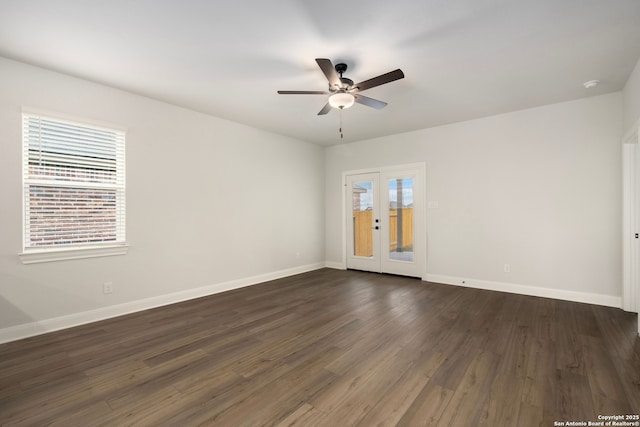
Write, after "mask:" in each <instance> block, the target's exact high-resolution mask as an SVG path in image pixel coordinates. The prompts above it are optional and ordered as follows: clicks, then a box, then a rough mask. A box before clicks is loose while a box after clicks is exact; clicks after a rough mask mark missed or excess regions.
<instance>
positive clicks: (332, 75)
mask: <svg viewBox="0 0 640 427" xmlns="http://www.w3.org/2000/svg"><path fill="white" fill-rule="evenodd" d="M316 62H317V63H318V66H319V67H320V69H321V70H322V72H323V73H324V75H325V77H326V78H327V80H329V86H331V87H340V86H341V85H342V82H341V81H340V77H339V76H338V73H336V69H335V67H334V66H333V64H332V63H331V60H329V59H325V58H316Z"/></svg>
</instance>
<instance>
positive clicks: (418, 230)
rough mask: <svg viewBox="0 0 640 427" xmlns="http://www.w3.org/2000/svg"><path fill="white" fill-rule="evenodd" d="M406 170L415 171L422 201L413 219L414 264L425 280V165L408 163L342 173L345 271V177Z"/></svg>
mask: <svg viewBox="0 0 640 427" xmlns="http://www.w3.org/2000/svg"><path fill="white" fill-rule="evenodd" d="M407 169H413V170H416V181H419V185H418V186H417V188H416V190H415V191H417V192H419V193H416V194H417V197H418V198H420V199H421V200H422V201H423V205H424V208H423V209H422V212H423V214H422V215H419V216H416V217H415V218H414V221H415V225H414V226H415V234H416V236H415V238H416V242H415V245H416V257H418V256H420V259H417V258H416V262H419V263H420V269H421V274H420V278H421V279H422V280H426V277H427V215H426V200H427V199H426V193H427V190H426V188H427V179H426V176H427V172H426V163H410V164H400V165H393V166H382V167H375V168H367V169H357V170H349V171H344V172H342V210H341V216H342V218H343V220H342V221H341V223H342V265H343V267H344V268H345V269H346V268H347V218H346V215H345V212H346V208H347V194H349V191H350V190H349V189H348V188H347V176H349V175H362V174H369V173H377V172H379V173H380V174H381V175H383V174H385V173H389V172H394V171H405V170H407ZM380 185H381V184H380Z"/></svg>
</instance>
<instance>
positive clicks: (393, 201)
mask: <svg viewBox="0 0 640 427" xmlns="http://www.w3.org/2000/svg"><path fill="white" fill-rule="evenodd" d="M388 185H389V258H390V259H392V260H397V261H413V178H397V179H396V178H394V179H390V180H389V182H388Z"/></svg>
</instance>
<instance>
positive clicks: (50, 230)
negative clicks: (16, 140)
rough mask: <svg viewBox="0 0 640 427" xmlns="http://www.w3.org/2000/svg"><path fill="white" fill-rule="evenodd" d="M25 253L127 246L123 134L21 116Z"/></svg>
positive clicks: (77, 124) (39, 117)
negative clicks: (55, 249)
mask: <svg viewBox="0 0 640 427" xmlns="http://www.w3.org/2000/svg"><path fill="white" fill-rule="evenodd" d="M22 126H23V129H22V143H23V182H24V250H25V252H28V251H29V250H30V249H31V250H34V249H52V248H65V249H66V248H73V247H78V248H82V247H89V246H91V247H94V246H105V245H118V244H124V243H125V167H124V161H125V159H124V153H125V150H124V144H125V134H124V132H122V131H119V130H110V129H104V128H96V127H93V126H90V125H85V124H80V123H73V122H70V121H66V120H59V119H54V118H49V117H44V116H40V115H33V114H23V120H22Z"/></svg>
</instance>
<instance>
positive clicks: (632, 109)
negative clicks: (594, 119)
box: [622, 59, 640, 132]
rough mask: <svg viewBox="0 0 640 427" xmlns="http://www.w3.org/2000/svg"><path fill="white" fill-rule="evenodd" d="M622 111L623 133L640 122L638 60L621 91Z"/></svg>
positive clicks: (639, 68)
mask: <svg viewBox="0 0 640 427" xmlns="http://www.w3.org/2000/svg"><path fill="white" fill-rule="evenodd" d="M622 99H623V110H624V123H623V129H624V131H625V132H626V131H629V130H631V127H632V126H633V125H635V124H637V122H638V120H640V59H638V62H637V63H636V67H635V68H634V70H633V72H632V73H631V75H630V76H629V80H627V83H626V84H625V86H624V89H623V91H622Z"/></svg>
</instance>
